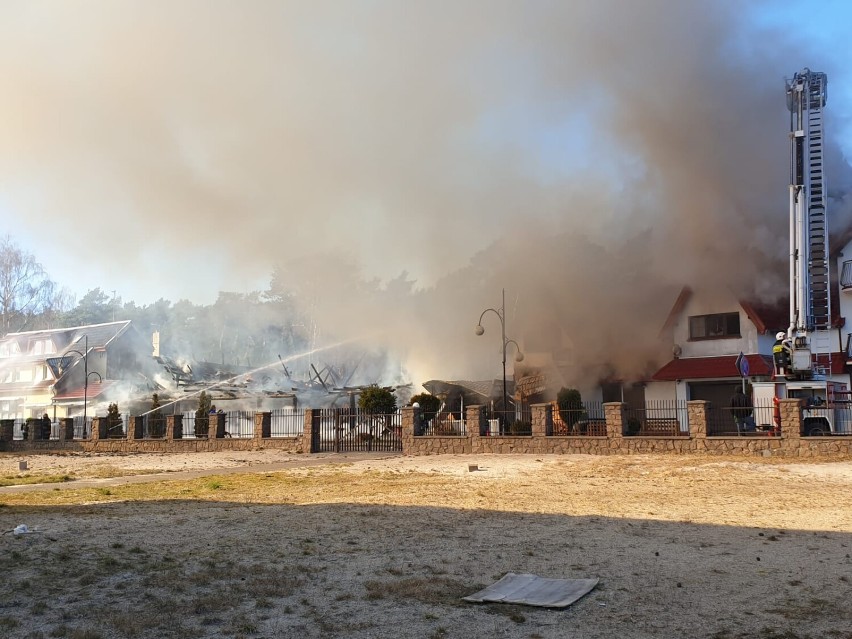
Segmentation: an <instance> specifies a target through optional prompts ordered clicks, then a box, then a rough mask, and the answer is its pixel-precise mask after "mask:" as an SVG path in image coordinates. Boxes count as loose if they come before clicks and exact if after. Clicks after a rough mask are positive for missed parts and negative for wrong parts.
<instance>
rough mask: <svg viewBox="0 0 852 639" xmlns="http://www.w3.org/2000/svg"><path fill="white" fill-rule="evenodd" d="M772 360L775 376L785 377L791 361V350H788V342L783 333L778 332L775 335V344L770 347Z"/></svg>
mask: <svg viewBox="0 0 852 639" xmlns="http://www.w3.org/2000/svg"><path fill="white" fill-rule="evenodd" d="M772 360H773V362H774V363H775V376H776V377H786V375H787V371H789V369H790V364H791V363H792V360H793V349H792V348H790V341H789V340H788V339H787V334H786V333H785V332H783V331H779V332H778V333H777V334H776V335H775V344H773V346H772Z"/></svg>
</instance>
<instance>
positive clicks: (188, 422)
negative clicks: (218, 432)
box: [181, 411, 210, 439]
mask: <svg viewBox="0 0 852 639" xmlns="http://www.w3.org/2000/svg"><path fill="white" fill-rule="evenodd" d="M181 424H182V426H181V428H182V429H183V432H182V433H181V438H182V439H197V438H198V437H201V436H202V433H203V436H204V437H207V432H208V430H209V427H210V418H209V417H208V416H207V415H205V416H204V418H202V419H201V420H197V421H196V418H195V411H191V412H190V411H187V412H186V413H183V419H182V420H181ZM196 428H198V429H199V430H197V431H196Z"/></svg>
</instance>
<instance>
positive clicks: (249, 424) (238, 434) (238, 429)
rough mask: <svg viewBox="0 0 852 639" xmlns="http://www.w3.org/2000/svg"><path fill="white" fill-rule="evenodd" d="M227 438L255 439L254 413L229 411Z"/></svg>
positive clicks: (226, 419) (226, 414)
mask: <svg viewBox="0 0 852 639" xmlns="http://www.w3.org/2000/svg"><path fill="white" fill-rule="evenodd" d="M225 437H234V438H247V437H254V412H253V411H248V410H229V411H228V412H227V413H225Z"/></svg>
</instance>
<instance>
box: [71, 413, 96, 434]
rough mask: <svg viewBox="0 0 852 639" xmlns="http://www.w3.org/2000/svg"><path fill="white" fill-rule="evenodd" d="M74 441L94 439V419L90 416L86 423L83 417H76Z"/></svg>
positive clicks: (87, 417)
mask: <svg viewBox="0 0 852 639" xmlns="http://www.w3.org/2000/svg"><path fill="white" fill-rule="evenodd" d="M73 419H74V439H90V438H91V437H92V418H91V417H89V416H88V415H87V416H86V419H85V421H83V416H82V415H78V416H77V417H74V418H73Z"/></svg>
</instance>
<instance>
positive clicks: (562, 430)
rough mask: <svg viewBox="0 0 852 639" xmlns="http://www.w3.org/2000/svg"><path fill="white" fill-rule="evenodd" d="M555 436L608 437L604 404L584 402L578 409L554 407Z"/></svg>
mask: <svg viewBox="0 0 852 639" xmlns="http://www.w3.org/2000/svg"><path fill="white" fill-rule="evenodd" d="M553 434H554V435H585V436H590V437H605V436H606V415H605V414H604V407H603V403H602V402H583V403H582V405H581V406H580V407H578V408H569V409H565V410H560V409H559V407H558V406H557V405H555V404H554V407H553Z"/></svg>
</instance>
